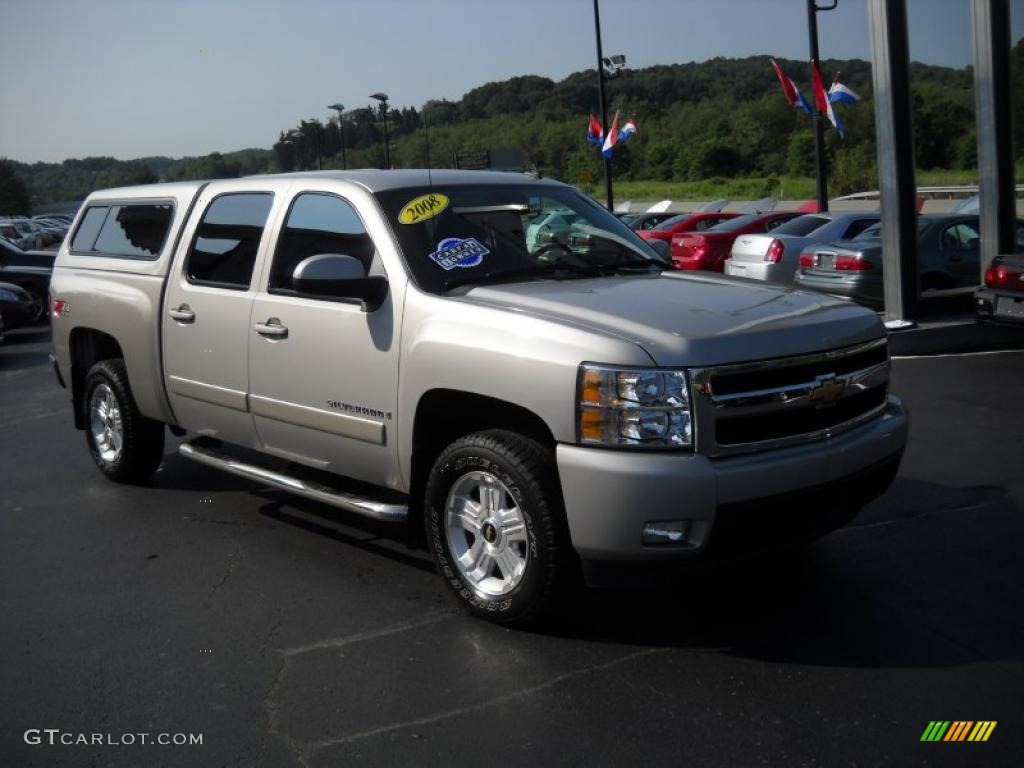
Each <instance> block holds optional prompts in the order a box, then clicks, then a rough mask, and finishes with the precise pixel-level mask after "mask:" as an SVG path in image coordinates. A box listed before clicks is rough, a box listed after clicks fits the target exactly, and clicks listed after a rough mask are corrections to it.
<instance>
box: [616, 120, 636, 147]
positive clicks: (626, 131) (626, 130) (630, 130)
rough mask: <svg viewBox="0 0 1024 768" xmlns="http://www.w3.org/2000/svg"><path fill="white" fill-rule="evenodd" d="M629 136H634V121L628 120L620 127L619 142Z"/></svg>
mask: <svg viewBox="0 0 1024 768" xmlns="http://www.w3.org/2000/svg"><path fill="white" fill-rule="evenodd" d="M630 136H636V119H635V118H632V117H631V118H629V120H627V121H626V124H625V125H624V126H622V130H621V131H619V141H625V140H626V139H628V138H629V137H630Z"/></svg>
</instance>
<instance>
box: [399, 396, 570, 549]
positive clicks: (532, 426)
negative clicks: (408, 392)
mask: <svg viewBox="0 0 1024 768" xmlns="http://www.w3.org/2000/svg"><path fill="white" fill-rule="evenodd" d="M489 429H507V430H510V431H512V432H516V433H518V434H520V435H524V436H525V437H529V438H531V439H533V440H535V441H537V442H538V443H539V444H541V445H542V446H545V447H548V448H550V449H552V451H553V450H554V446H555V443H556V441H555V437H554V434H553V432H552V430H551V428H550V426H548V424H547V423H546V422H545V421H544V420H543V419H542V418H541V417H540V416H538V415H537V414H536V413H534V412H533V411H531V410H529V409H528V408H524V407H523V406H521V405H517V404H516V403H512V402H509V401H507V400H502V399H500V398H496V397H490V396H488V395H481V394H478V393H475V392H466V391H462V390H455V389H432V390H428V391H427V392H424V393H423V395H422V396H421V397H420V399H419V401H418V402H417V404H416V415H415V417H414V420H413V430H412V445H411V455H412V461H411V467H412V474H411V477H410V481H409V526H408V530H409V537H410V543H412V544H418V545H419V544H422V543H423V541H422V536H423V493H424V490H425V488H426V483H427V476H428V475H429V474H430V469H431V467H432V466H433V464H434V460H435V459H436V458H437V456H438V455H439V454H440V453H441V451H442V450H444V448H445V447H446V446H448V445H449V444H451V443H452V442H454V441H455V440H457V439H459V438H460V437H464V436H465V435H469V434H472V433H474V432H480V431H483V430H489Z"/></svg>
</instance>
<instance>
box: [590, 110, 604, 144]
mask: <svg viewBox="0 0 1024 768" xmlns="http://www.w3.org/2000/svg"><path fill="white" fill-rule="evenodd" d="M587 141H591V142H593V143H594V144H597V145H598V146H600V145H601V144H604V129H603V128H602V127H601V124H600V123H599V122H597V118H596V117H594V116H593V115H591V116H590V124H589V125H588V126H587Z"/></svg>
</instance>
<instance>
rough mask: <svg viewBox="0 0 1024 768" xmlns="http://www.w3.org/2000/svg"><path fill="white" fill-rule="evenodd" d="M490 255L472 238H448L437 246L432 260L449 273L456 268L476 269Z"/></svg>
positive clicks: (431, 256) (481, 244)
mask: <svg viewBox="0 0 1024 768" xmlns="http://www.w3.org/2000/svg"><path fill="white" fill-rule="evenodd" d="M488 253H490V251H489V250H487V248H486V247H485V246H484V244H483V243H481V242H480V241H479V240H476V239H474V238H472V237H467V238H465V239H463V238H461V237H446V238H445V239H444V240H442V241H441V242H440V243H438V244H437V250H436V251H434V252H433V253H432V254H430V258H431V259H432V260H433V261H435V262H437V264H438V265H440V267H441V269H443V270H445V271H446V272H447V271H449V270H451V269H455V267H463V268H466V267H475V266H476V265H477V264H479V263H480V262H482V261H483V260H484V256H486V255H487V254H488Z"/></svg>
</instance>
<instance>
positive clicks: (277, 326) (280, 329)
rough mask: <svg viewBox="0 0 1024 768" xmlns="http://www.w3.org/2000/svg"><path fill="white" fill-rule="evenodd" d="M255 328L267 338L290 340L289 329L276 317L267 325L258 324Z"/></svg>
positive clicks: (266, 323) (268, 321)
mask: <svg viewBox="0 0 1024 768" xmlns="http://www.w3.org/2000/svg"><path fill="white" fill-rule="evenodd" d="M253 327H254V328H255V329H256V333H258V334H259V335H260V336H266V337H267V338H270V339H287V338H288V329H287V328H285V327H284V326H283V325H281V321H280V320H278V319H277V318H276V317H272V318H270V319H269V320H267V322H265V323H256V325H255V326H253Z"/></svg>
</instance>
